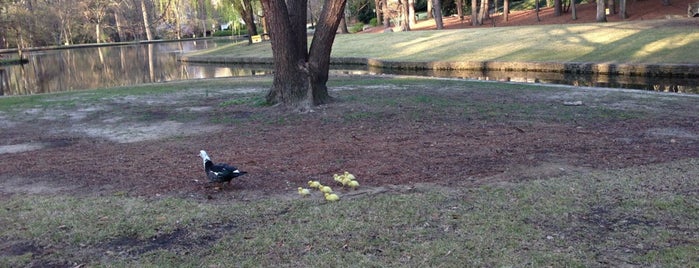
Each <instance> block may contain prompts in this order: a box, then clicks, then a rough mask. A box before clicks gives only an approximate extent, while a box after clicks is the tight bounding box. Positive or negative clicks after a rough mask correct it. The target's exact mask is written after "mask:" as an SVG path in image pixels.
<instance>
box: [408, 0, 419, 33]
mask: <svg viewBox="0 0 699 268" xmlns="http://www.w3.org/2000/svg"><path fill="white" fill-rule="evenodd" d="M408 24H409V25H410V27H413V26H415V24H417V18H415V0H408Z"/></svg>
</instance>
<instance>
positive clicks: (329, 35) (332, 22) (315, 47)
mask: <svg viewBox="0 0 699 268" xmlns="http://www.w3.org/2000/svg"><path fill="white" fill-rule="evenodd" d="M346 3H347V0H326V1H325V4H324V5H323V9H322V10H321V13H320V18H319V23H318V27H317V28H316V31H315V33H314V34H313V42H312V43H311V47H310V48H309V60H308V63H309V64H308V67H309V71H310V73H311V75H310V82H311V92H312V96H313V105H320V104H324V103H328V102H330V101H331V100H332V98H330V95H329V94H328V87H327V82H328V71H329V70H330V53H331V52H332V45H333V43H334V42H335V33H336V32H337V27H338V25H339V24H340V20H341V19H342V18H343V17H344V14H345V4H346Z"/></svg>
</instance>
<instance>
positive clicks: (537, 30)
mask: <svg viewBox="0 0 699 268" xmlns="http://www.w3.org/2000/svg"><path fill="white" fill-rule="evenodd" d="M680 21H681V22H690V21H685V20H680ZM309 44H310V42H309ZM698 49H699V32H697V31H696V25H694V24H692V23H675V24H673V23H672V22H669V21H668V22H664V21H655V22H643V21H640V22H639V21H635V22H616V23H595V24H572V25H542V26H520V27H494V28H475V29H461V30H441V31H411V32H394V33H380V34H346V35H338V36H337V37H336V39H335V42H334V44H333V52H332V56H333V57H360V58H374V59H380V60H386V61H408V62H413V61H415V62H430V61H453V62H462V61H504V62H595V63H646V64H657V63H675V64H697V63H699V57H695V56H692V55H695V54H696V51H697V50H698ZM191 56H201V57H271V56H272V50H271V47H270V43H269V42H263V43H259V44H254V45H251V46H248V45H247V43H238V44H231V45H228V46H223V47H219V48H216V49H212V50H206V51H200V52H196V53H193V54H191Z"/></svg>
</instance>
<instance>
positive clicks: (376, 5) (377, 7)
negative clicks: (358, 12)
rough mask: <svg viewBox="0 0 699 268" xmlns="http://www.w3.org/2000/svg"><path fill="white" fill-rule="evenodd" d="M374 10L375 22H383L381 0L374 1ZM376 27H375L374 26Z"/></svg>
mask: <svg viewBox="0 0 699 268" xmlns="http://www.w3.org/2000/svg"><path fill="white" fill-rule="evenodd" d="M374 10H376V22H377V23H380V22H381V21H383V12H382V9H381V0H374ZM374 26H376V25H374Z"/></svg>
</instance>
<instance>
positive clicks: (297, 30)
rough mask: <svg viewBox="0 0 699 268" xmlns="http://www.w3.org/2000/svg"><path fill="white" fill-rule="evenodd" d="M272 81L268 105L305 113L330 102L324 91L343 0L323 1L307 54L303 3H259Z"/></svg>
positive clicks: (301, 0) (268, 0)
mask: <svg viewBox="0 0 699 268" xmlns="http://www.w3.org/2000/svg"><path fill="white" fill-rule="evenodd" d="M261 2H262V6H263V8H264V12H265V19H266V20H267V27H268V29H269V34H270V39H271V43H272V55H273V57H274V81H273V83H272V88H271V89H270V91H269V93H268V94H267V102H268V103H271V104H283V105H285V106H291V107H295V108H298V109H300V110H308V109H310V106H312V105H319V104H323V103H326V102H329V101H330V100H331V98H330V96H329V94H328V91H327V86H326V83H327V80H328V70H329V66H330V53H331V51H332V43H333V42H334V40H335V33H336V31H337V28H338V26H339V24H340V20H341V18H342V16H343V14H344V7H345V3H346V0H326V1H325V3H324V5H323V9H322V11H321V14H320V18H319V20H318V24H317V25H316V30H315V33H314V35H313V42H312V43H311V47H310V49H309V50H308V52H307V40H308V39H307V36H306V23H305V21H306V12H307V11H306V10H307V9H306V5H307V2H306V1H305V0H287V1H284V0H262V1H261Z"/></svg>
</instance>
